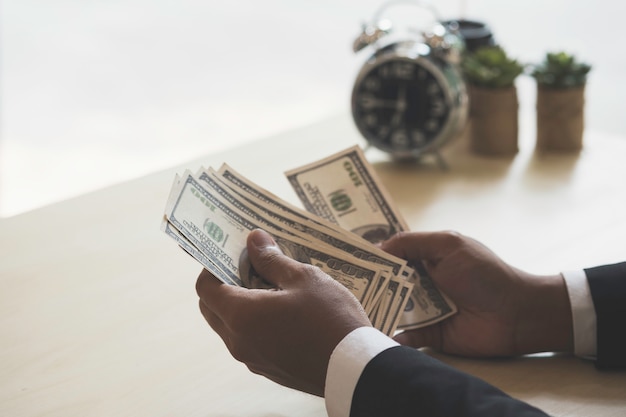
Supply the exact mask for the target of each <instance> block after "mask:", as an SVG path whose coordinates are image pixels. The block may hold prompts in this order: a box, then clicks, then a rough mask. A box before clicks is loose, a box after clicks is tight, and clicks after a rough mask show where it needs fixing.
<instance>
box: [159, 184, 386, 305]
mask: <svg viewBox="0 0 626 417" xmlns="http://www.w3.org/2000/svg"><path fill="white" fill-rule="evenodd" d="M172 195H175V196H176V197H175V198H172V199H170V200H171V202H168V204H167V207H166V213H165V216H166V219H167V222H168V223H169V225H171V226H172V227H173V228H175V229H176V230H177V231H178V232H179V233H180V235H181V236H183V237H184V238H185V239H187V240H188V241H189V242H190V244H191V245H192V246H193V247H195V248H197V249H198V250H199V251H200V252H202V253H203V254H205V256H207V257H208V258H210V259H211V262H212V263H213V264H214V265H215V268H216V269H217V270H219V271H222V272H223V273H225V274H226V275H227V277H228V280H230V281H231V282H234V283H235V284H236V285H241V286H247V287H255V286H257V284H259V285H260V286H261V287H263V286H264V284H266V283H263V279H262V278H261V277H259V276H258V275H257V274H256V272H255V271H254V268H252V266H251V264H250V262H249V260H248V258H247V251H246V240H247V235H248V234H249V232H250V231H251V230H253V229H257V228H263V229H265V230H267V231H268V232H270V233H271V234H272V235H273V237H274V239H275V240H276V242H277V243H278V245H279V247H280V248H281V250H282V251H283V252H284V253H285V254H286V255H288V256H289V257H291V258H293V259H295V260H298V261H300V262H304V263H308V264H311V265H315V266H317V267H319V268H320V269H321V270H322V271H324V272H325V273H327V274H328V275H330V276H331V277H332V278H334V279H335V280H337V281H338V282H340V283H341V284H343V285H344V286H345V287H346V288H348V289H349V290H350V291H351V292H352V293H353V294H354V295H355V297H356V298H357V299H358V300H359V301H360V302H361V303H362V304H363V303H365V302H366V301H367V299H368V298H370V297H371V294H372V291H374V290H375V289H376V286H377V284H378V283H379V282H380V275H381V273H382V272H384V271H386V270H385V269H384V268H381V265H378V264H374V263H372V262H368V261H363V260H361V259H357V258H355V257H353V256H350V255H348V254H345V253H343V252H341V251H337V250H334V249H333V248H332V247H329V246H328V245H324V244H321V243H319V242H312V241H309V240H305V239H302V238H301V237H298V236H295V235H291V234H289V233H288V232H287V231H285V230H284V229H283V230H280V229H278V228H274V227H270V226H269V225H268V224H265V223H263V222H261V221H260V220H259V219H258V218H253V217H251V216H249V215H248V214H246V213H245V212H243V211H241V210H239V209H238V208H237V207H235V206H233V205H232V204H231V203H230V202H229V201H228V198H227V197H226V196H225V195H223V194H221V193H220V192H216V191H215V190H211V191H209V190H208V189H207V187H206V185H205V182H204V181H203V180H199V179H198V178H195V177H194V176H193V175H192V174H191V173H190V172H187V173H186V174H185V175H184V176H183V177H182V178H181V180H180V181H179V182H178V183H177V184H175V189H174V190H173V191H172Z"/></svg>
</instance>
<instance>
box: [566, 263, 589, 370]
mask: <svg viewBox="0 0 626 417" xmlns="http://www.w3.org/2000/svg"><path fill="white" fill-rule="evenodd" d="M562 275H563V278H564V279H565V284H566V286H567V294H568V296H569V301H570V306H571V307H572V323H573V326H574V353H575V354H576V356H580V357H583V358H588V359H594V358H595V356H596V349H597V347H596V345H597V341H596V332H597V330H596V329H597V328H596V310H595V307H594V305H593V299H592V298H591V291H590V289H589V283H588V281H587V276H586V274H585V271H582V270H578V271H567V272H563V274H562Z"/></svg>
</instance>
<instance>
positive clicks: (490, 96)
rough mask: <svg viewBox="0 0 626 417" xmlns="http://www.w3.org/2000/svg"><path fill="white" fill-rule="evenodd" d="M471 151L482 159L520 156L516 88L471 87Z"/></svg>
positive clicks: (469, 88) (469, 90)
mask: <svg viewBox="0 0 626 417" xmlns="http://www.w3.org/2000/svg"><path fill="white" fill-rule="evenodd" d="M468 93H469V98H470V123H471V129H470V147H471V149H472V151H474V152H476V153H478V154H481V155H492V156H511V155H515V154H516V153H517V152H518V145H517V132H518V110H519V102H518V100H517V88H516V87H515V86H512V87H506V88H483V87H477V86H474V85H469V86H468Z"/></svg>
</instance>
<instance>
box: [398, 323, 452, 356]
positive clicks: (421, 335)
mask: <svg viewBox="0 0 626 417" xmlns="http://www.w3.org/2000/svg"><path fill="white" fill-rule="evenodd" d="M394 340H395V341H396V342H398V343H400V344H401V345H405V346H411V347H414V348H422V347H430V348H433V349H438V350H439V349H441V327H440V326H439V325H437V324H435V325H432V326H428V327H423V328H421V329H414V330H407V331H404V332H402V333H399V334H397V335H396V336H395V337H394Z"/></svg>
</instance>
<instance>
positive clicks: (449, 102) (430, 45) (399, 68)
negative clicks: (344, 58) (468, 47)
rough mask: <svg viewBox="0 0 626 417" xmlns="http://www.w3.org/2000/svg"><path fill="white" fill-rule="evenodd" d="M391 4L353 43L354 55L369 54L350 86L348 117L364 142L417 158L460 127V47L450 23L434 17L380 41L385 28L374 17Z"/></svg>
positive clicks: (463, 106) (464, 104) (463, 98)
mask: <svg viewBox="0 0 626 417" xmlns="http://www.w3.org/2000/svg"><path fill="white" fill-rule="evenodd" d="M393 3H394V2H389V3H386V4H384V5H383V7H382V8H381V9H379V11H378V12H377V14H376V17H375V19H374V20H373V23H371V24H366V25H364V27H363V32H362V33H361V35H360V36H359V37H358V38H357V39H356V41H355V43H354V50H355V52H357V51H359V50H361V49H363V48H365V47H369V46H371V47H373V48H374V52H373V54H372V55H371V56H370V57H369V58H368V59H367V60H366V61H365V63H364V64H363V66H362V68H361V70H360V71H359V73H358V76H357V78H356V81H355V83H354V87H353V90H352V103H351V107H352V116H353V118H354V122H355V124H356V126H357V128H358V130H359V131H360V133H361V134H362V135H363V137H364V138H365V139H366V141H367V142H368V144H370V145H372V146H373V147H376V148H378V149H380V150H382V151H384V152H387V153H389V154H391V155H392V156H393V157H396V158H401V159H406V158H420V157H421V156H423V155H425V154H427V153H437V151H438V150H439V149H440V147H441V146H443V145H444V144H445V143H447V142H448V141H449V140H450V139H452V138H454V137H455V136H457V135H458V134H459V132H460V130H461V129H462V128H463V127H464V125H465V122H466V119H467V110H468V98H467V93H466V89H465V83H464V81H463V77H462V74H461V71H460V68H459V65H460V60H461V57H462V53H463V49H464V43H463V39H462V38H461V36H460V35H459V34H458V33H455V29H457V28H456V27H455V25H454V22H447V23H446V24H444V23H442V22H441V20H440V19H435V20H434V22H433V24H432V25H431V26H430V27H428V28H427V29H426V30H422V31H420V32H418V33H415V32H414V33H412V34H410V35H407V36H405V37H404V38H401V39H394V40H393V41H389V42H387V43H385V42H384V40H385V39H387V38H389V35H388V34H389V33H390V31H391V24H390V22H389V21H388V20H384V19H380V18H379V16H380V15H381V14H382V12H383V11H384V10H385V9H386V8H387V7H388V6H389V5H391V4H393ZM413 4H414V5H417V6H419V7H423V6H421V5H420V4H419V3H413ZM429 11H430V12H432V13H433V14H436V12H434V11H433V10H432V9H429Z"/></svg>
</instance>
